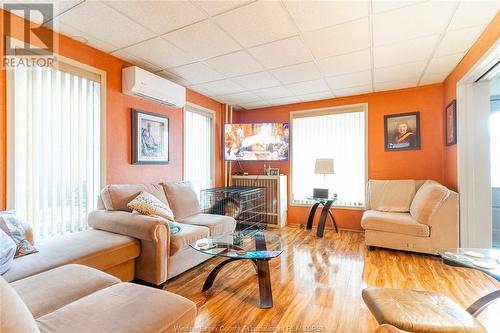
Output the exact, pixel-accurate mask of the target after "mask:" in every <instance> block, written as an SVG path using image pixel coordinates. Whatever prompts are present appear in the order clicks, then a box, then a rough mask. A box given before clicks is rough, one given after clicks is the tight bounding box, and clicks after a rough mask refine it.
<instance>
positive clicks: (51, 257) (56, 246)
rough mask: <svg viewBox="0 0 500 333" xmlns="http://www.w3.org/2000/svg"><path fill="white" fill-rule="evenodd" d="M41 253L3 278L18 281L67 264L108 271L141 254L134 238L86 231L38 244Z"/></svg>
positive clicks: (20, 261) (17, 261) (19, 263)
mask: <svg viewBox="0 0 500 333" xmlns="http://www.w3.org/2000/svg"><path fill="white" fill-rule="evenodd" d="M37 248H38V250H39V252H37V253H33V254H30V255H29V256H24V257H20V258H17V259H14V262H13V264H12V266H11V268H10V269H9V270H8V271H7V272H5V274H4V275H3V277H4V278H5V279H6V280H7V281H9V282H12V281H16V280H20V279H23V278H25V277H28V276H31V275H35V274H38V273H41V272H45V271H48V270H49V269H52V268H55V267H59V266H62V265H66V264H82V265H86V266H90V267H94V268H97V269H99V270H106V269H108V268H110V267H114V266H116V265H118V264H121V263H124V262H126V261H129V260H132V259H134V258H136V257H138V256H139V254H140V251H141V249H140V243H139V241H138V240H136V239H135V238H132V237H128V236H123V235H118V234H114V233H110V232H106V231H101V230H85V231H80V232H76V233H72V234H66V235H63V236H60V237H55V238H51V239H49V240H47V241H45V242H44V243H40V244H38V245H37Z"/></svg>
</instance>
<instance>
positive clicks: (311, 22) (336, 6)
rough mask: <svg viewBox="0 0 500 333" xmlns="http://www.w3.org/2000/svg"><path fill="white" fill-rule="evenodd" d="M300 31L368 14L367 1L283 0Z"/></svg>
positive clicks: (343, 21)
mask: <svg viewBox="0 0 500 333" xmlns="http://www.w3.org/2000/svg"><path fill="white" fill-rule="evenodd" d="M284 3H285V6H286V8H287V9H288V11H289V12H290V15H291V16H292V17H293V19H294V20H295V23H296V24H297V26H298V27H299V29H300V30H301V31H302V32H306V31H311V30H316V29H320V28H324V27H328V26H331V25H335V24H340V23H345V22H348V21H352V20H355V19H358V18H361V17H364V16H368V13H369V2H368V1H285V2H284Z"/></svg>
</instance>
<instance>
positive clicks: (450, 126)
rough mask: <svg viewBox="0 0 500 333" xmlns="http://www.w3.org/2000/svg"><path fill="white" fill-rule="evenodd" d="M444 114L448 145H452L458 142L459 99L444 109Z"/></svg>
mask: <svg viewBox="0 0 500 333" xmlns="http://www.w3.org/2000/svg"><path fill="white" fill-rule="evenodd" d="M444 116H445V126H446V129H445V133H446V134H445V135H446V137H445V140H446V145H447V146H451V145H454V144H456V143H457V101H456V100H455V99H454V100H453V101H451V103H450V104H448V105H447V106H446V108H445V109H444Z"/></svg>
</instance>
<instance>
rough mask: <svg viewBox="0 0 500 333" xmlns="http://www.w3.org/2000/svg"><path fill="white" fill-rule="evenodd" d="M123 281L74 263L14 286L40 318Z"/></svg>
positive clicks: (26, 279)
mask: <svg viewBox="0 0 500 333" xmlns="http://www.w3.org/2000/svg"><path fill="white" fill-rule="evenodd" d="M120 282H121V281H120V280H119V279H117V278H116V277H114V276H112V275H109V274H106V273H103V272H101V271H98V270H97V269H94V268H90V267H87V266H82V265H74V264H73V265H64V266H61V267H58V268H54V269H51V270H48V271H46V272H43V273H40V274H36V275H33V276H30V277H27V278H25V279H21V280H17V281H15V282H12V284H11V286H12V287H13V288H14V290H15V291H16V292H17V294H18V295H19V296H20V297H21V299H22V300H23V301H24V304H26V306H27V307H28V309H29V310H30V312H31V314H32V315H33V317H35V318H38V317H41V316H43V315H46V314H47V313H50V312H53V311H55V310H57V309H59V308H61V307H63V306H65V305H66V304H69V303H71V302H74V301H76V300H78V299H80V298H82V297H85V296H87V295H90V294H92V293H94V292H96V291H98V290H101V289H104V288H107V287H109V286H112V285H114V284H117V283H120Z"/></svg>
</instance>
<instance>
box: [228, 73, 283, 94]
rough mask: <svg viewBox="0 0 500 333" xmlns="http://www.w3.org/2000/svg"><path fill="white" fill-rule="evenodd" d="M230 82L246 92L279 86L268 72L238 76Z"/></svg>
mask: <svg viewBox="0 0 500 333" xmlns="http://www.w3.org/2000/svg"><path fill="white" fill-rule="evenodd" d="M232 80H233V81H234V82H236V83H238V84H239V85H240V86H242V87H244V88H246V89H248V90H256V89H261V88H268V87H275V86H278V85H279V84H280V82H279V81H278V80H276V79H275V78H274V76H272V75H271V74H269V73H268V72H260V73H254V74H249V75H243V76H238V77H234V78H232Z"/></svg>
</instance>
